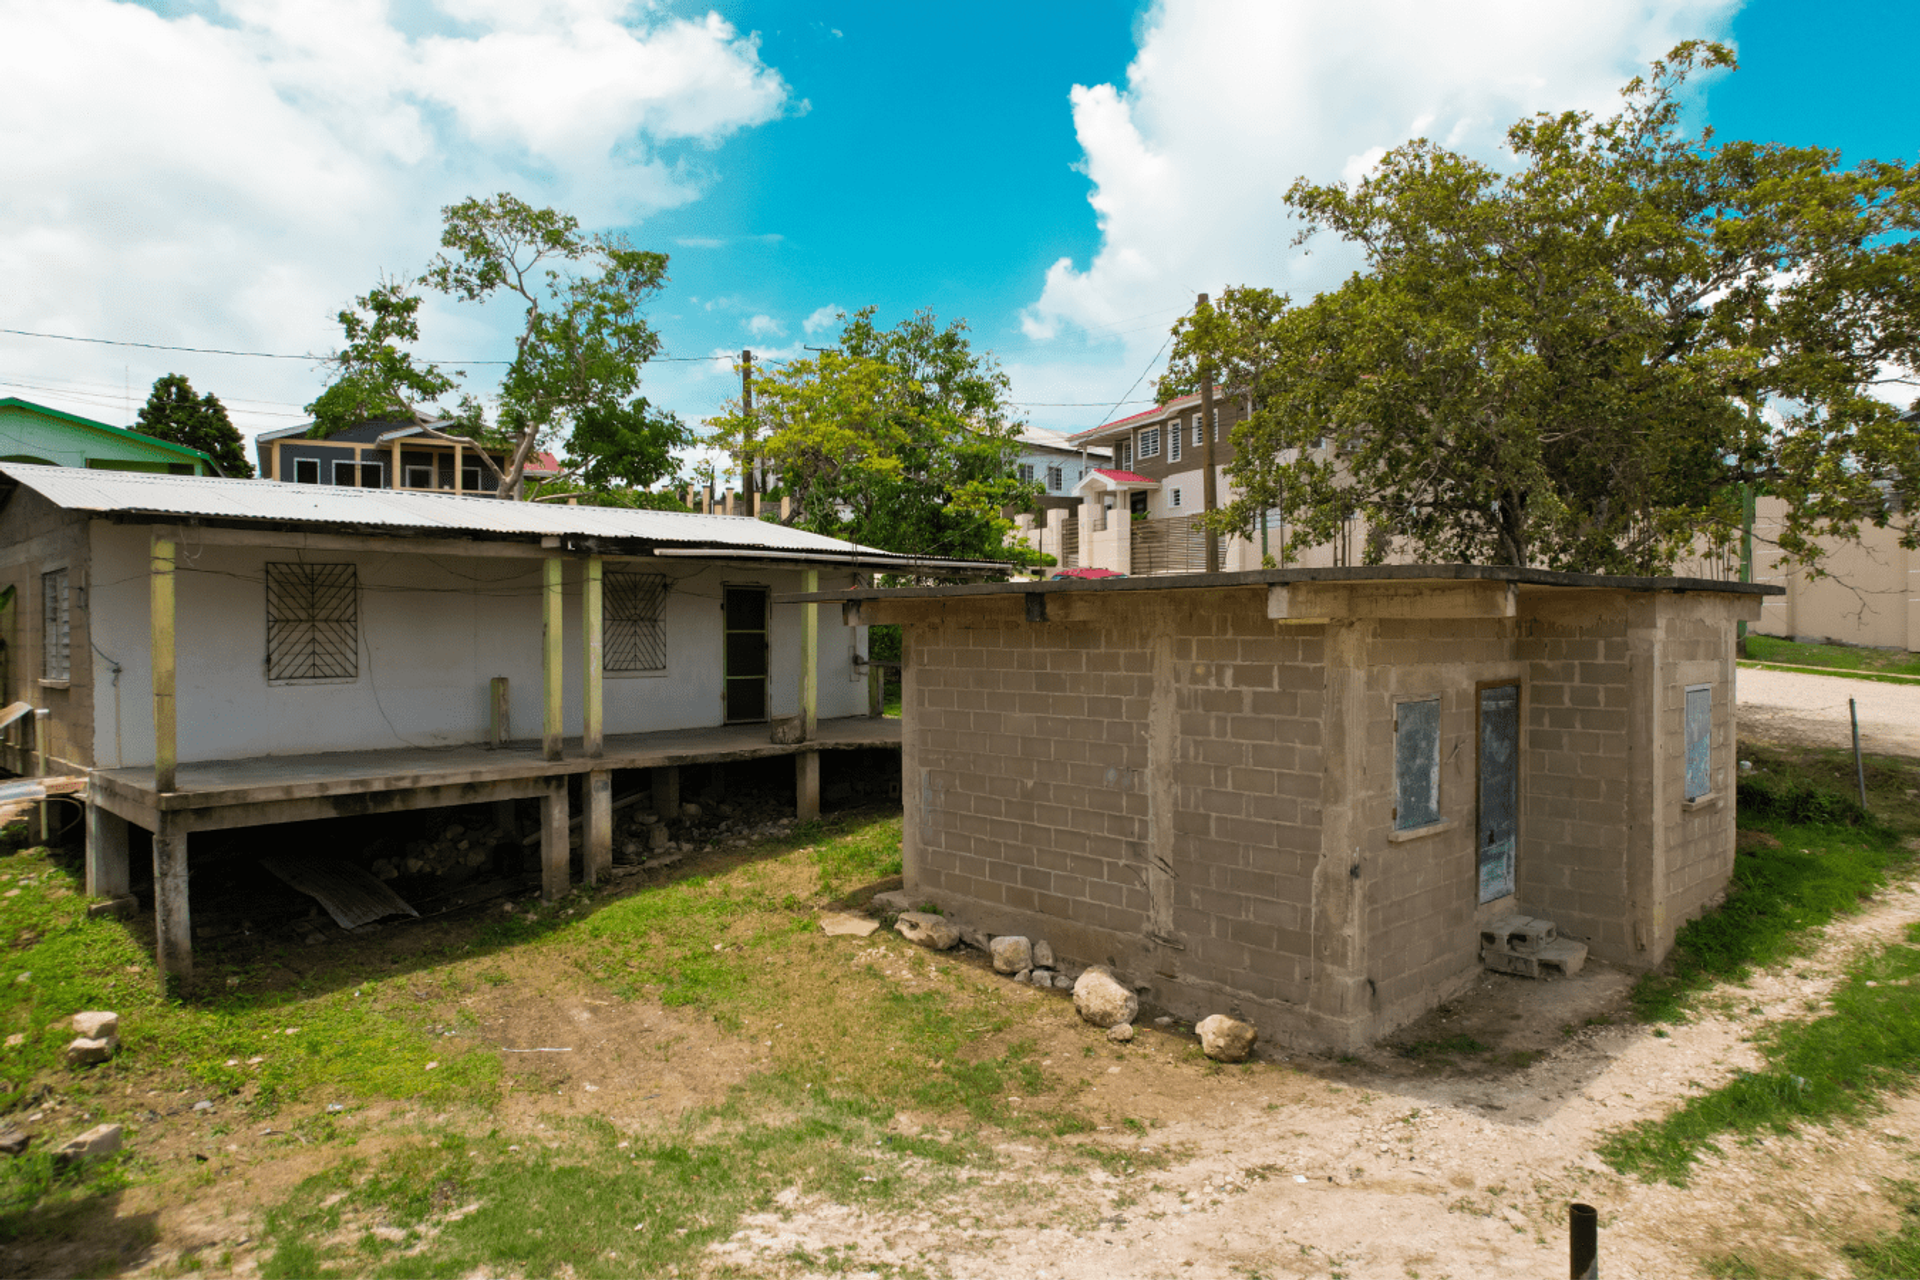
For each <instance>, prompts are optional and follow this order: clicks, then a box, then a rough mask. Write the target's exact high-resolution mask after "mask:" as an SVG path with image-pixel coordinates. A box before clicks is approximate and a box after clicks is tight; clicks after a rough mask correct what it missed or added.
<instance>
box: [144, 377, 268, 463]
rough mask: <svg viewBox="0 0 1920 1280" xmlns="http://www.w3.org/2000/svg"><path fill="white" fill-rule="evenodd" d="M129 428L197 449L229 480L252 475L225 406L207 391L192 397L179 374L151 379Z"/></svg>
mask: <svg viewBox="0 0 1920 1280" xmlns="http://www.w3.org/2000/svg"><path fill="white" fill-rule="evenodd" d="M133 429H134V430H135V431H138V432H140V433H141V434H142V435H149V436H152V437H153V438H154V439H156V440H167V441H171V442H172V443H174V444H183V445H185V446H186V447H187V448H189V449H198V450H200V452H202V453H204V454H207V455H208V456H209V457H211V458H212V459H213V461H214V464H215V465H216V466H218V467H219V468H220V474H222V475H224V476H226V477H227V478H228V479H230V480H244V479H246V478H247V477H248V476H251V475H252V474H253V464H252V463H251V462H249V461H247V450H246V442H245V441H244V440H243V439H241V437H240V432H239V430H238V429H236V428H235V427H234V425H233V420H232V419H231V418H229V417H227V407H226V406H225V405H223V404H221V403H220V398H219V397H218V396H216V395H214V394H213V393H212V392H211V391H209V392H208V393H207V394H206V395H204V396H196V395H194V393H193V384H192V383H191V382H189V381H187V379H186V377H185V375H183V374H178V373H169V374H167V375H166V376H165V377H163V378H159V379H156V380H155V382H154V384H153V391H152V393H151V394H149V395H148V396H147V402H146V404H144V405H142V406H141V408H140V416H139V420H138V421H136V422H135V423H134V426H133Z"/></svg>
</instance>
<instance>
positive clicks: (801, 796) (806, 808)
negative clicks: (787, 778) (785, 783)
mask: <svg viewBox="0 0 1920 1280" xmlns="http://www.w3.org/2000/svg"><path fill="white" fill-rule="evenodd" d="M793 816H794V817H796V818H800V819H803V820H804V819H807V818H817V817H819V816H820V753H819V752H818V751H802V752H801V753H800V754H799V755H797V756H795V757H794V758H793Z"/></svg>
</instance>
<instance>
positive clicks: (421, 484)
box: [254, 421, 560, 498]
mask: <svg viewBox="0 0 1920 1280" xmlns="http://www.w3.org/2000/svg"><path fill="white" fill-rule="evenodd" d="M312 426H313V424H312V423H310V422H309V423H303V424H301V425H300V426H297V427H286V428H283V429H281V430H279V431H263V432H261V433H260V434H259V435H257V436H255V437H254V448H255V450H256V451H257V452H258V454H259V457H260V476H261V478H262V479H264V480H281V481H285V482H287V483H290V484H318V485H340V486H344V487H348V488H356V489H403V490H410V491H414V492H428V493H461V494H468V495H472V496H476V497H485V498H491V497H493V496H494V495H496V494H497V493H498V492H499V490H500V477H501V473H502V472H504V471H505V470H506V468H507V466H508V464H509V463H510V462H511V461H512V458H511V451H510V450H507V449H504V448H499V447H496V446H490V445H483V444H481V443H480V442H478V441H476V440H474V439H473V438H472V437H470V436H465V435H459V434H456V433H455V432H453V431H451V430H449V429H448V428H450V427H452V426H453V424H452V423H449V422H444V421H435V422H362V423H360V424H358V425H357V426H352V427H348V428H347V429H346V430H344V431H339V432H336V433H334V434H333V435H331V436H327V437H325V438H315V437H309V436H308V435H307V432H308V431H309V430H310V429H312ZM559 472H560V464H559V462H558V461H557V460H556V459H555V458H554V456H553V455H552V454H550V453H538V454H534V455H533V456H532V457H530V458H529V459H528V460H527V465H526V468H525V471H524V477H523V478H524V479H526V480H543V479H547V478H549V477H551V476H555V475H558V474H559Z"/></svg>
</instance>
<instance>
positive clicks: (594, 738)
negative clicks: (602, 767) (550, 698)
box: [580, 556, 606, 760]
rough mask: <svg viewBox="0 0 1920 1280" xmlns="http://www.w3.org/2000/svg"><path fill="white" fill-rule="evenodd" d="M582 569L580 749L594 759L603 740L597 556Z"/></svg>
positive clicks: (601, 612) (602, 613)
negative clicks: (583, 650)
mask: <svg viewBox="0 0 1920 1280" xmlns="http://www.w3.org/2000/svg"><path fill="white" fill-rule="evenodd" d="M586 570H587V571H586V575H585V576H584V577H583V578H582V579H581V582H580V635H581V639H582V640H583V641H584V648H585V655H584V657H583V659H582V665H583V670H582V671H581V673H580V695H581V696H580V702H581V720H580V725H581V729H580V750H581V752H582V754H584V755H585V756H586V757H587V759H589V760H598V759H599V758H600V756H601V749H602V746H603V743H604V741H605V731H604V726H605V724H606V696H605V683H606V682H605V680H604V679H603V678H602V675H603V668H604V666H605V662H604V661H603V653H602V639H603V634H604V631H603V629H604V626H605V621H606V610H605V609H604V608H603V607H602V596H601V591H600V582H601V565H600V557H599V556H588V557H587V565H586Z"/></svg>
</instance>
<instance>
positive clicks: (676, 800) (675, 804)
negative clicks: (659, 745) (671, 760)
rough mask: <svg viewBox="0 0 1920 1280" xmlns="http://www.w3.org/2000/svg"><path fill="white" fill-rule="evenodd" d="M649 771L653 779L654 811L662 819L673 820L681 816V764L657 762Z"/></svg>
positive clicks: (663, 820)
mask: <svg viewBox="0 0 1920 1280" xmlns="http://www.w3.org/2000/svg"><path fill="white" fill-rule="evenodd" d="M647 773H648V774H649V775H650V776H651V777H652V779H653V811H654V812H655V813H657V814H659V815H660V821H662V822H672V821H673V820H674V819H676V818H678V817H679V816H680V766H679V765H677V764H657V765H655V766H653V768H651V769H649V770H647Z"/></svg>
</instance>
